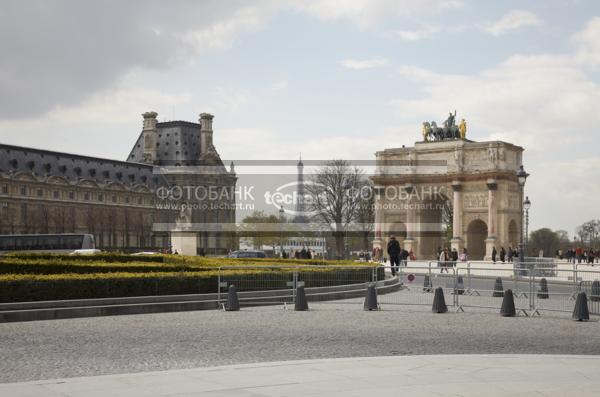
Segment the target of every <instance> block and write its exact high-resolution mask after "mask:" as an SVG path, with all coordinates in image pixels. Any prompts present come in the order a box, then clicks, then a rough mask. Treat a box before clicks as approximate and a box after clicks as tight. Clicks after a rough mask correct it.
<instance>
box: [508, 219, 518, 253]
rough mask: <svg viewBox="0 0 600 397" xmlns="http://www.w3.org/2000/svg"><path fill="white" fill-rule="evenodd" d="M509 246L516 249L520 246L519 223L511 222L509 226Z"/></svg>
mask: <svg viewBox="0 0 600 397" xmlns="http://www.w3.org/2000/svg"><path fill="white" fill-rule="evenodd" d="M508 244H509V245H510V246H511V247H512V248H513V249H514V248H515V247H516V246H517V245H518V244H519V231H518V229H517V222H515V220H514V219H513V220H511V221H510V223H509V224H508Z"/></svg>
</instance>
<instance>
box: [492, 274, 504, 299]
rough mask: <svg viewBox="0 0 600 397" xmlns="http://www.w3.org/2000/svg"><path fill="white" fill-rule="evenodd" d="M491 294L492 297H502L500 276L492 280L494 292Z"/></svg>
mask: <svg viewBox="0 0 600 397" xmlns="http://www.w3.org/2000/svg"><path fill="white" fill-rule="evenodd" d="M492 296H493V297H494V298H502V297H503V296H504V288H503V287H502V279H501V278H500V277H498V278H496V281H495V282H494V293H493V294H492Z"/></svg>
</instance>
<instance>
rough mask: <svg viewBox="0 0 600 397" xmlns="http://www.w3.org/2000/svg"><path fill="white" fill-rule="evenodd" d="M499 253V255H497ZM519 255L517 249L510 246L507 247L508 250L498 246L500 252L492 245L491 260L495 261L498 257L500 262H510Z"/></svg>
mask: <svg viewBox="0 0 600 397" xmlns="http://www.w3.org/2000/svg"><path fill="white" fill-rule="evenodd" d="M498 254H500V255H498ZM518 257H519V249H518V248H513V247H512V246H509V247H508V250H505V249H504V247H500V253H498V250H496V247H495V246H494V247H492V262H494V263H496V262H497V260H498V259H500V262H502V263H505V262H508V263H512V262H513V261H514V259H515V258H518Z"/></svg>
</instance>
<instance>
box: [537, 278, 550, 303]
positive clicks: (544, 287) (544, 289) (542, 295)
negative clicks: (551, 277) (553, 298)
mask: <svg viewBox="0 0 600 397" xmlns="http://www.w3.org/2000/svg"><path fill="white" fill-rule="evenodd" d="M537 297H538V299H548V281H546V279H545V278H542V279H541V280H540V290H539V291H538V294H537Z"/></svg>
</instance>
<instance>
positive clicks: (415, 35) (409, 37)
mask: <svg viewBox="0 0 600 397" xmlns="http://www.w3.org/2000/svg"><path fill="white" fill-rule="evenodd" d="M440 31H441V29H440V28H438V27H425V28H423V29H416V30H401V31H397V32H395V33H396V35H397V36H398V37H399V38H400V39H402V40H405V41H417V40H421V39H426V38H429V37H431V36H433V35H434V34H436V33H438V32H440Z"/></svg>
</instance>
